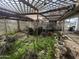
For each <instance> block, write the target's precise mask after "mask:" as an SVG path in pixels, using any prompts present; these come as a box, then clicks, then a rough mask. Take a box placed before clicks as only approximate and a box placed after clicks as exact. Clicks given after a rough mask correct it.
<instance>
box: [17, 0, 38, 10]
mask: <svg viewBox="0 0 79 59" xmlns="http://www.w3.org/2000/svg"><path fill="white" fill-rule="evenodd" d="M18 1H20V2H22V3H23V4H26V5H27V6H30V7H31V8H33V9H35V10H38V9H37V8H35V7H34V6H33V5H31V4H30V3H29V2H27V1H25V0H18Z"/></svg>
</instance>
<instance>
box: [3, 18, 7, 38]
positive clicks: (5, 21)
mask: <svg viewBox="0 0 79 59" xmlns="http://www.w3.org/2000/svg"><path fill="white" fill-rule="evenodd" d="M4 26H5V28H4V29H5V36H6V38H7V35H8V34H7V24H6V19H5V17H4Z"/></svg>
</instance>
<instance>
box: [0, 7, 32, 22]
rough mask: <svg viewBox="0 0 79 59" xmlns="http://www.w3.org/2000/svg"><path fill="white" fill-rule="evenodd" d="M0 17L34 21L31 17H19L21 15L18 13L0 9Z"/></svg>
mask: <svg viewBox="0 0 79 59" xmlns="http://www.w3.org/2000/svg"><path fill="white" fill-rule="evenodd" d="M0 16H5V17H15V18H19V19H24V20H29V21H33V19H31V18H29V17H24V16H21V15H19V13H16V12H13V11H10V10H7V9H4V8H0Z"/></svg>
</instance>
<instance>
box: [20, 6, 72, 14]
mask: <svg viewBox="0 0 79 59" xmlns="http://www.w3.org/2000/svg"><path fill="white" fill-rule="evenodd" d="M69 7H70V6H67V7H61V8H57V9H53V10H48V11H44V12H39V13H23V14H20V15H33V14H45V13H49V12H55V11H60V10H67V9H68V8H69Z"/></svg>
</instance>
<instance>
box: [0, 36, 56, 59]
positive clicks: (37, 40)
mask: <svg viewBox="0 0 79 59" xmlns="http://www.w3.org/2000/svg"><path fill="white" fill-rule="evenodd" d="M55 43H56V40H55V37H54V36H51V37H50V36H47V37H42V36H38V37H35V36H29V37H28V38H27V36H24V37H23V38H20V39H17V40H16V41H15V42H12V43H11V46H12V47H11V50H10V51H7V52H6V53H5V55H2V56H1V57H0V59H1V58H2V59H54V58H55V46H54V44H55Z"/></svg>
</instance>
